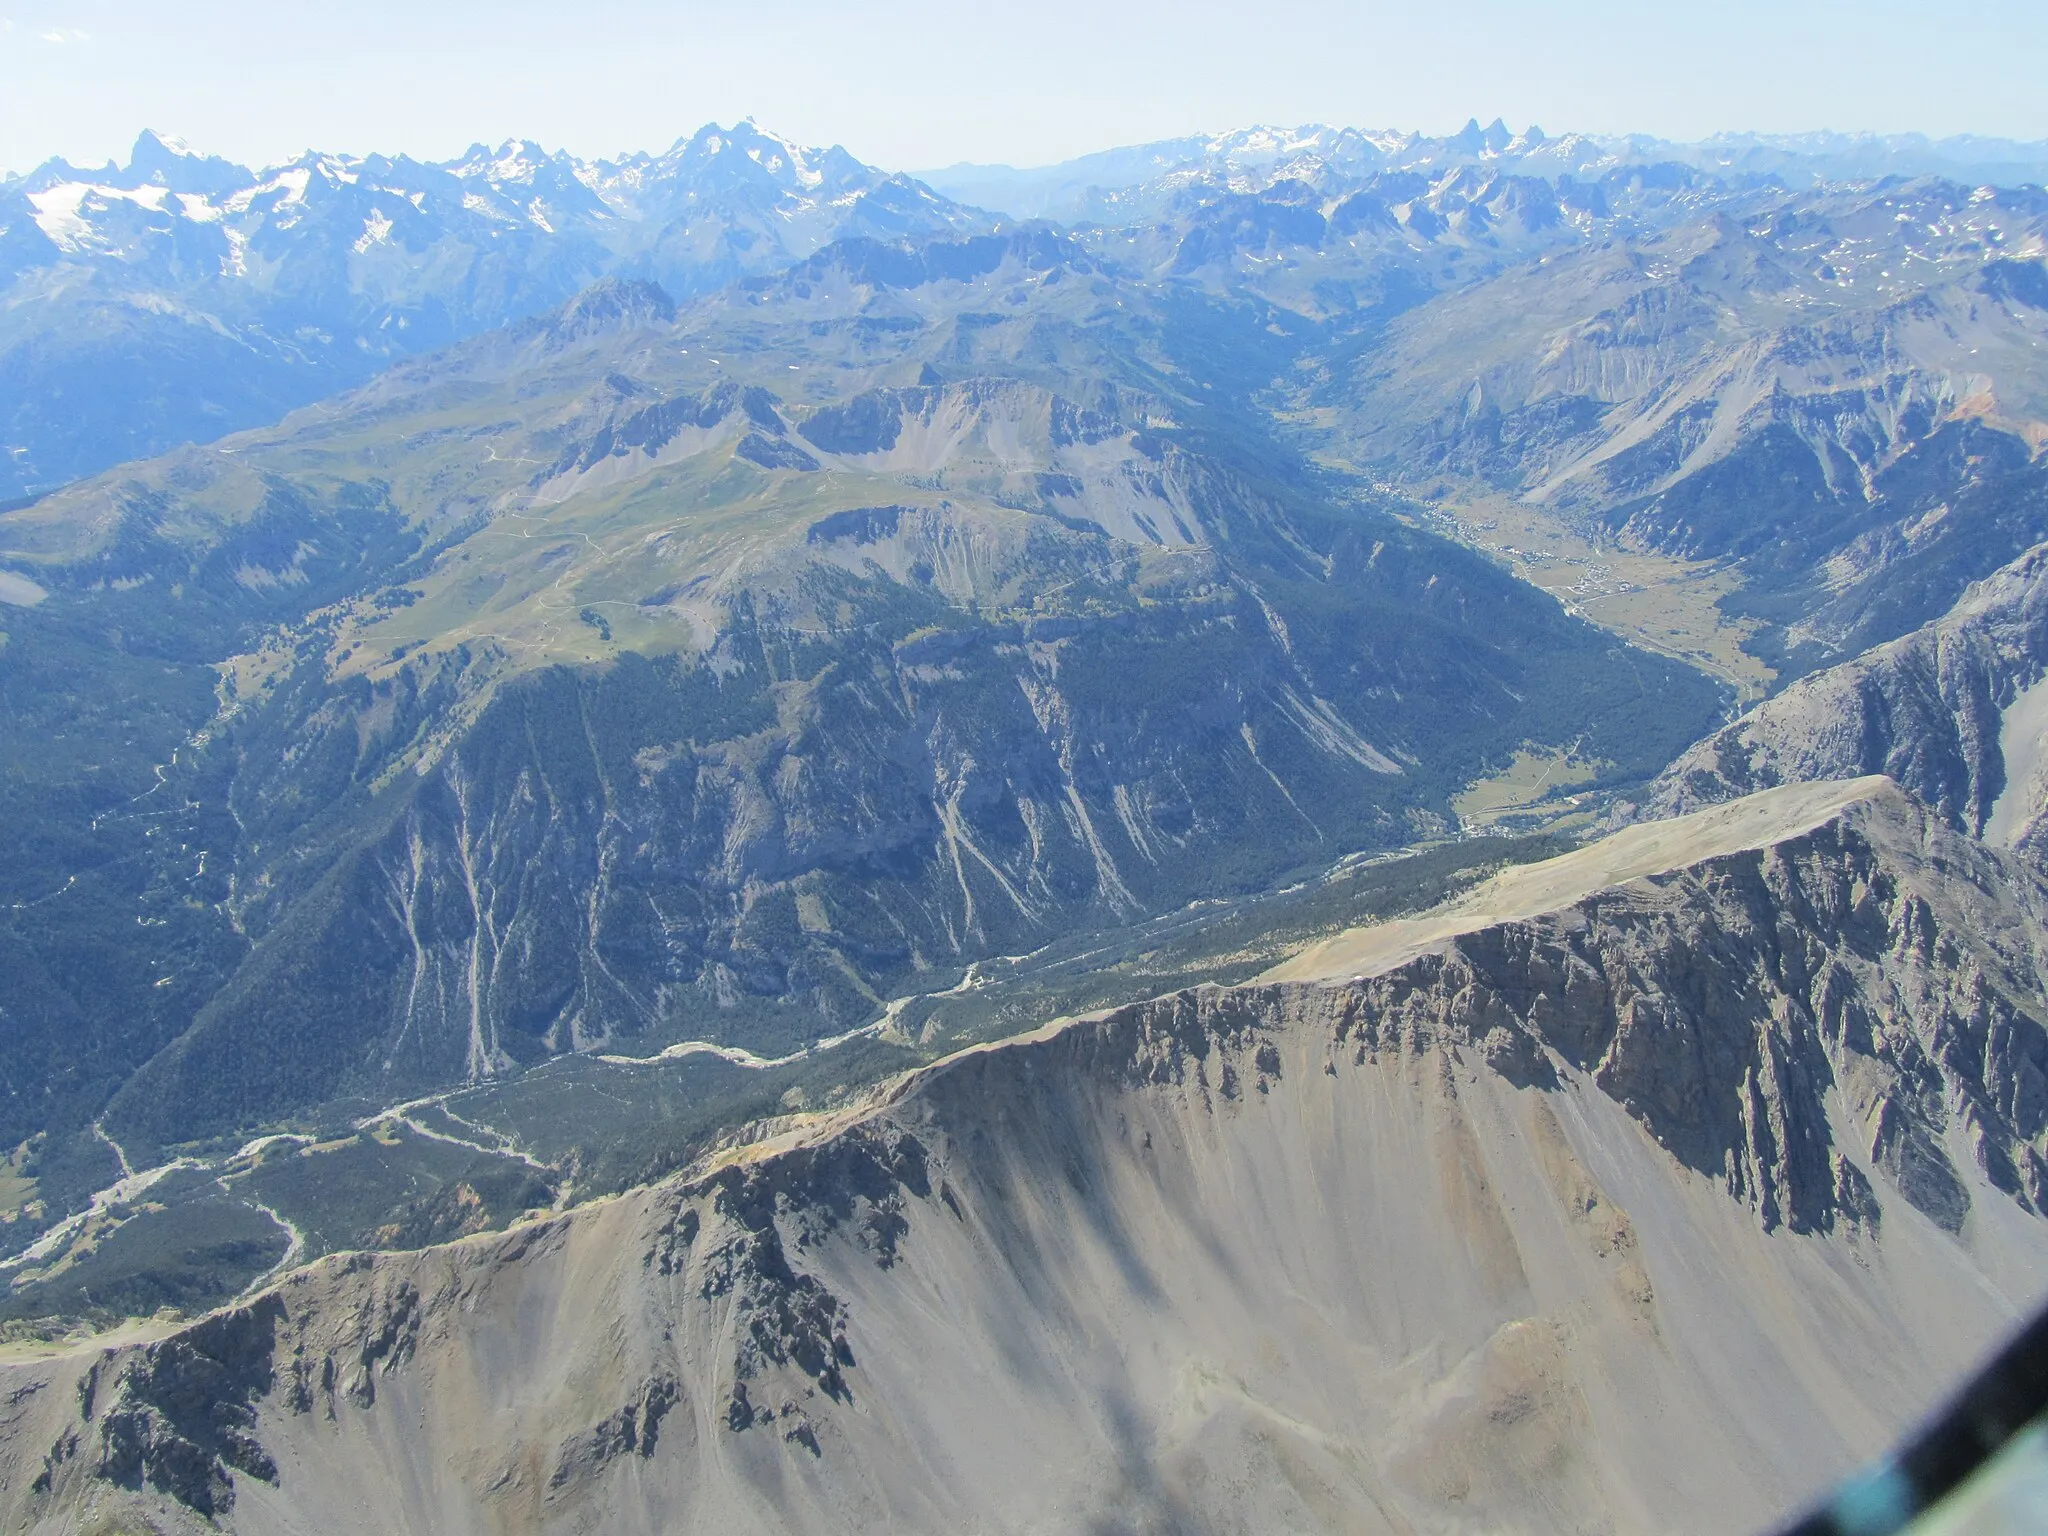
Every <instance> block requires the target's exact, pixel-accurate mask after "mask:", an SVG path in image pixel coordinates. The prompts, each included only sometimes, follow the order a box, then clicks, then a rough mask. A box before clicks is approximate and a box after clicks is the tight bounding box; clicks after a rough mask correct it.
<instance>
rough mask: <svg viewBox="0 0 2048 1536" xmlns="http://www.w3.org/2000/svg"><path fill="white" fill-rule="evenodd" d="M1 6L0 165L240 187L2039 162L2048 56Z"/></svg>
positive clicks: (1902, 32) (1965, 30)
mask: <svg viewBox="0 0 2048 1536" xmlns="http://www.w3.org/2000/svg"><path fill="white" fill-rule="evenodd" d="M349 22H350V24H349V25H348V26H347V27H345V28H340V27H337V26H336V25H335V24H334V21H333V18H332V16H331V14H328V13H322V12H319V11H315V10H314V9H313V8H311V7H307V6H303V5H278V6H265V7H255V6H251V5H248V4H246V3H244V0H196V3H195V4H193V5H192V6H189V7H186V8H184V9H183V10H181V11H180V12H179V13H178V14H177V15H175V16H173V15H169V14H165V13H162V12H159V11H157V10H155V9H153V8H146V7H142V6H139V5H136V4H134V3H132V0H0V168H4V170H5V172H7V173H20V172H23V171H26V170H29V169H31V168H33V167H34V166H36V165H39V164H41V163H43V162H45V161H47V160H49V159H52V158H56V157H62V158H64V159H66V160H69V161H71V162H72V163H73V164H77V165H98V164H102V163H104V162H105V161H106V160H108V159H109V158H113V159H116V160H125V158H126V155H127V152H128V148H129V146H130V145H131V144H132V143H133V141H134V139H135V137H136V135H137V134H138V133H139V132H140V131H141V130H143V129H144V128H150V129H154V130H156V131H158V132H160V133H163V134H165V135H167V136H176V137H178V138H180V139H183V140H184V141H186V142H187V143H189V144H190V145H191V146H192V147H193V148H194V149H196V150H198V151H200V152H202V153H211V154H218V155H221V156H223V157H224V158H227V159H230V160H235V161H239V162H242V163H245V164H253V165H267V164H276V163H279V162H282V161H286V160H290V159H293V158H295V157H296V156H297V155H299V154H301V153H303V152H304V151H305V150H307V149H309V148H317V149H321V150H332V151H337V152H344V153H350V154H367V153H386V154H409V155H412V156H414V157H416V158H419V159H423V160H439V159H447V158H451V157H453V156H455V155H458V154H460V153H461V152H462V151H463V150H464V149H466V148H467V147H468V146H469V145H470V144H472V143H477V142H483V143H490V144H496V143H501V142H503V141H504V140H506V139H508V138H524V139H532V140H534V141H535V142H538V143H541V144H543V145H545V146H546V147H547V148H549V149H551V150H552V149H556V148H563V149H567V150H569V151H570V152H572V153H574V154H576V155H578V156H580V157H583V158H600V157H605V156H611V155H617V154H620V153H622V152H629V151H631V150H636V149H648V150H659V149H662V148H665V147H667V146H668V145H669V144H671V143H673V142H674V141H675V140H676V139H677V138H678V137H679V136H683V135H687V134H688V133H690V132H692V131H694V130H695V129H696V128H697V127H698V126H700V125H702V124H703V123H706V122H709V121H717V122H731V121H735V120H737V119H740V118H743V117H747V116H752V117H753V118H754V119H755V120H756V121H757V122H758V123H759V124H760V125H761V126H763V127H765V128H770V129H772V130H774V131H775V132H778V133H781V134H783V135H785V136H787V137H789V138H790V139H792V140H795V141H798V142H802V143H813V144H834V143H837V144H843V145H844V146H845V147H846V148H847V149H848V150H849V151H850V152H852V153H853V154H855V155H856V156H858V157H859V158H861V159H863V160H865V161H868V162H870V163H873V164H877V165H883V166H887V167H890V168H894V169H905V170H917V169H933V168H938V167H943V166H948V165H953V164H957V163H960V162H963V161H965V162H972V163H977V164H990V165H1009V166H1014V167H1019V168H1027V167H1031V166H1039V165H1048V164H1053V163H1057V162H1060V161H1063V160H1067V159H1071V158H1074V157H1076V156H1079V155H1084V154H1089V153H1093V152H1096V151H1101V150H1106V149H1111V148H1116V147H1120V146H1125V145H1132V144H1141V143H1149V142H1152V141H1155V140H1160V139H1169V138H1177V137H1181V136H1185V135H1189V134H1195V133H1205V132H1218V131H1223V130H1226V129H1229V128H1235V127H1242V126H1246V125H1249V124H1254V123H1265V124H1272V125H1284V126H1294V125H1297V124H1302V123H1309V122H1323V123H1330V124H1333V125H1348V126H1355V127H1365V128H1399V129H1402V130H1413V131H1419V132H1423V133H1427V134H1448V133H1453V132H1455V131H1457V129H1458V128H1459V127H1461V126H1462V125H1463V124H1464V123H1465V121H1466V120H1467V119H1468V118H1472V117H1476V118H1478V119H1479V120H1480V121H1481V122H1485V121H1488V120H1489V119H1490V118H1492V117H1494V116H1499V117H1501V118H1503V119H1504V120H1505V121H1507V122H1508V123H1509V124H1511V125H1513V126H1515V127H1518V128H1519V127H1522V126H1526V125H1527V124H1529V123H1531V122H1534V123H1539V124H1541V125H1542V126H1543V128H1544V129H1545V130H1546V131H1548V132H1551V133H1553V134H1556V133H1564V132H1583V133H1592V134H1598V135H1615V134H1627V133H1642V134H1650V135H1653V136H1656V137H1658V138H1663V139H1671V140H1678V141H1686V142H1694V141H1698V140H1700V139H1704V138H1709V137H1712V136H1714V135H1716V134H1722V133H1765V134H1792V133H1805V132H1816V131H1840V132H1846V133H1860V132H1868V133H1876V134H1896V133H1906V132H1919V133H1925V134H1927V135H1928V136H1929V137H1931V138H1936V139H1939V138H1944V137H1950V136H1955V135H1961V134H1975V135H1981V136H1984V137H1992V138H2009V139H2016V140H2021V141H2034V140H2040V139H2044V138H2048V102H2044V100H2043V98H2041V96H2040V95H2039V93H2038V91H2037V90H2036V88H2035V86H2034V82H2035V81H2037V80H2038V79H2039V78H2040V77H2041V75H2042V74H2043V72H2044V71H2048V39H2044V38H2043V37H2042V35H2041V29H2039V28H2038V26H2036V25H2034V24H2033V13H2032V8H2031V7H2025V8H2023V7H2022V6H2020V5H2019V4H2017V3H2014V0H1978V3H1975V4H1969V5H1961V6H1952V7H1947V8H1944V9H1942V10H1940V11H1939V12H1935V11H1928V10H1925V9H1924V8H1919V7H1915V6H1911V5H1907V4H1904V3H1900V0H1875V3H1870V4H1860V5H1853V4H1847V3H1841V0H1806V3H1803V4H1790V5H1786V4H1778V5H1766V4H1764V3H1762V0H1733V3H1731V4H1730V5H1728V6H1725V7H1723V8H1722V10H1721V11H1720V12H1719V13H1717V15H1716V17H1715V22H1716V25H1715V26H1714V27H1713V28H1712V29H1711V30H1706V29H1700V28H1697V27H1695V26H1693V25H1691V24H1690V23H1689V22H1688V21H1687V19H1686V18H1683V17H1675V16H1669V15H1665V14H1662V13H1646V12H1644V11H1642V10H1641V9H1640V8H1638V7H1633V6H1624V5H1621V4H1619V3H1615V0H1578V3H1575V4H1572V5H1569V6H1567V7H1562V8H1558V7H1552V8H1549V9H1548V10H1546V11H1545V12H1544V13H1543V14H1541V15H1535V14H1531V13H1530V12H1529V11H1528V10H1527V8H1525V7H1517V6H1512V5H1509V4H1507V3H1505V0H1476V3H1474V4H1472V5H1468V6H1466V7H1463V8H1461V9H1460V10H1459V11H1458V12H1457V13H1456V14H1455V15H1453V14H1449V13H1432V14H1417V13H1415V12H1414V11H1413V10H1412V9H1411V8H1405V7H1397V6H1394V5H1389V4H1382V3H1370V4H1341V3H1338V0H1310V3H1308V4H1306V5H1304V6H1303V7H1300V8H1297V10H1295V11H1294V12H1292V13H1291V14H1290V18H1289V24H1288V25H1286V26H1285V27H1258V28H1256V29H1254V28H1253V27H1252V26H1250V25H1249V24H1248V23H1247V22H1246V20H1245V18H1244V16H1243V14H1242V13H1241V12H1240V11H1238V10H1237V9H1235V8H1232V7H1229V6H1226V5H1223V4H1220V3H1217V0H1198V3H1194V4H1190V5H1181V6H1171V7H1169V6H1166V5H1164V4H1161V3H1158V0H1133V3H1125V4H1121V5H1116V6H1109V7H1102V6H1094V7H1090V6H1084V5H1081V4H1079V3H1077V0H1055V3H1054V4H1052V5H1050V6H1047V7H1045V8H1042V9H1041V11H1040V12H1039V13H1038V16H1037V18H1036V22H1035V24H1034V25H1033V26H1031V27H1030V28H1029V29H1028V30H1027V29H1016V28H1008V27H1003V26H998V25H995V24H992V23H981V22H976V23H968V24H962V23H961V22H960V21H959V19H958V18H957V17H956V16H953V15H950V14H948V13H947V12H946V11H945V10H944V9H942V8H941V7H939V6H938V5H936V4H934V3H931V0H885V3H881V4H872V5H864V6H855V5H848V4H844V3H836V4H835V3H832V0H792V3H791V4H790V5H789V6H787V7H785V8H784V10H783V11H782V12H781V13H779V16H778V25H776V26H774V27H772V28H769V27H764V26H761V25H759V24H755V23H750V22H749V20H748V19H747V18H745V17H742V16H736V15H733V14H731V13H730V12H728V11H725V10H722V9H718V8H713V7H710V6H706V5H701V4H694V3H691V4H681V5H670V6H656V5H654V4H653V3H652V0H621V3H614V4H611V5H608V6H605V7H603V8H601V9H596V10H592V9H590V8H584V9H581V10H578V11H577V12H575V13H574V14H573V15H572V14H570V13H567V12H566V11H564V10H563V8H561V7H557V6H549V5H546V4H543V3H540V0H508V3H505V4H500V5H492V6H486V5H484V4H482V3H481V0H448V3H444V4H442V5H439V6H435V7H432V8H431V9H422V8H419V7H408V8H401V7H399V6H397V5H395V4H392V3H391V0H369V3H366V4H365V5H363V6H361V7H358V8H357V9H356V10H355V11H354V12H353V13H352V14H351V16H350V18H349Z"/></svg>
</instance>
